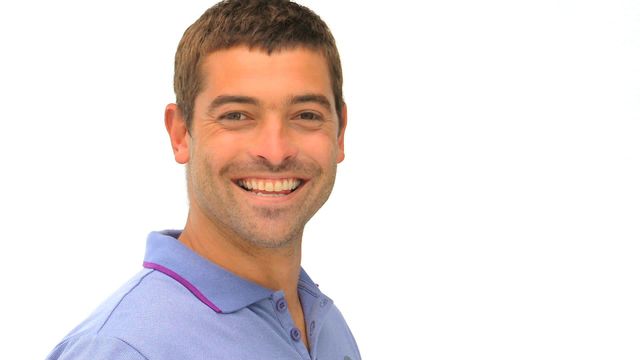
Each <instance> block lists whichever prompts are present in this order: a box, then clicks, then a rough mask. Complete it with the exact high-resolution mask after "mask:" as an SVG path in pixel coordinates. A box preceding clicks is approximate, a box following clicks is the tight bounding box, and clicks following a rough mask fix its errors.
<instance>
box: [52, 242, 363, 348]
mask: <svg viewBox="0 0 640 360" xmlns="http://www.w3.org/2000/svg"><path fill="white" fill-rule="evenodd" d="M179 234H180V232H179V231H165V232H153V233H151V234H150V235H149V238H148V239H147V250H146V255H145V260H144V267H145V268H144V269H143V270H142V271H140V272H139V273H138V274H137V275H135V276H134V277H133V278H132V279H131V280H130V281H129V282H127V283H126V284H125V285H124V286H123V287H122V288H120V289H119V290H118V291H117V292H116V293H115V294H113V295H112V296H111V297H110V298H109V299H108V300H107V301H106V302H105V303H103V304H102V305H100V306H99V307H98V309H96V310H95V312H94V313H93V314H92V315H91V316H89V318H88V319H87V320H85V321H84V322H83V323H81V324H80V325H79V326H78V327H76V328H75V329H74V330H73V331H71V333H70V334H69V335H67V336H66V337H65V338H64V339H63V340H62V342H61V343H60V344H58V346H56V347H55V349H54V350H53V351H52V352H51V353H50V354H49V356H48V357H47V360H79V359H94V360H100V359H110V360H134V359H135V360H141V359H146V360H164V359H166V360H169V359H181V360H190V359H203V360H204V359H209V360H214V359H339V360H344V359H351V360H357V359H360V354H359V351H358V348H357V345H356V342H355V339H354V337H353V336H352V334H351V331H350V330H349V327H348V326H347V324H346V322H345V320H344V318H343V317H342V315H341V313H340V312H339V311H338V309H337V308H336V307H335V306H334V304H333V301H332V300H331V299H330V298H328V297H327V296H326V295H324V294H322V292H321V291H320V290H319V289H318V287H317V286H316V285H315V283H314V282H313V281H312V280H311V278H310V277H309V276H308V275H307V273H306V272H305V271H304V270H303V269H301V272H300V280H299V283H298V296H299V298H300V301H301V303H302V308H303V312H304V316H305V322H306V324H305V325H306V329H307V335H308V342H309V349H308V350H307V348H306V347H305V346H304V343H303V342H302V341H301V339H300V330H299V329H297V328H296V327H295V325H294V322H293V319H292V318H291V315H290V313H289V311H288V305H287V304H286V301H285V298H284V293H283V292H282V291H272V290H269V289H266V288H263V287H261V286H259V285H257V284H255V283H252V282H249V281H247V280H244V279H242V278H240V277H238V276H236V275H234V274H232V273H230V272H228V271H226V270H224V269H222V268H220V267H219V266H217V265H215V264H214V263H212V262H210V261H208V260H206V259H204V258H202V257H200V256H199V255H198V254H196V253H194V252H192V251H191V250H190V249H188V248H187V247H186V246H184V245H183V244H182V243H181V242H180V241H178V240H177V237H178V236H179Z"/></svg>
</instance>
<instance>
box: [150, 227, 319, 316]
mask: <svg viewBox="0 0 640 360" xmlns="http://www.w3.org/2000/svg"><path fill="white" fill-rule="evenodd" d="M180 233H181V231H177V230H166V231H162V232H152V233H150V234H149V236H148V238H147V249H146V254H145V257H144V264H143V266H144V267H145V268H149V269H153V270H157V271H160V272H162V273H164V274H165V275H167V276H169V277H171V278H173V279H174V280H176V281H178V282H179V283H180V284H182V285H183V286H184V287H186V288H187V289H188V290H189V291H190V292H191V293H192V294H193V295H194V296H196V297H197V298H198V299H199V300H200V301H202V302H203V303H204V304H206V305H207V306H209V307H210V308H211V309H213V310H214V311H216V312H219V313H232V312H235V311H238V310H240V309H242V308H245V307H247V306H249V305H251V304H253V303H256V302H258V301H260V300H263V299H266V298H268V297H270V296H272V294H273V293H275V291H273V290H269V289H267V288H264V287H262V286H260V285H258V284H255V283H253V282H250V281H248V280H245V279H243V278H241V277H239V276H237V275H235V274H233V273H231V272H229V271H227V270H225V269H223V268H221V267H220V266H218V265H216V264H214V263H213V262H211V261H209V260H207V259H205V258H203V257H201V256H200V255H198V254H196V253H195V252H193V251H192V250H191V249H189V248H188V247H186V246H185V245H184V244H182V243H181V242H180V241H179V240H177V238H178V237H179V236H180ZM298 286H303V287H304V288H305V289H307V290H308V291H311V292H313V293H315V295H316V296H318V295H319V294H320V291H319V289H318V287H317V285H316V284H314V283H313V281H312V280H311V278H310V277H309V275H307V273H306V272H305V271H304V270H303V269H301V270H300V280H299V282H298Z"/></svg>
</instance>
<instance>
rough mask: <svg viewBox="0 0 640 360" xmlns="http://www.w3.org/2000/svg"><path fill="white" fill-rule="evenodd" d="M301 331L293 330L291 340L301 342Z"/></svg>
mask: <svg viewBox="0 0 640 360" xmlns="http://www.w3.org/2000/svg"><path fill="white" fill-rule="evenodd" d="M300 336H301V334H300V330H298V328H293V329H291V338H292V339H293V341H300Z"/></svg>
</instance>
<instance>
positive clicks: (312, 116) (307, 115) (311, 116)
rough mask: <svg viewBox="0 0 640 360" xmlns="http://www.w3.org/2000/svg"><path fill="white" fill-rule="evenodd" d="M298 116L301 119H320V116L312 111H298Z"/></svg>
mask: <svg viewBox="0 0 640 360" xmlns="http://www.w3.org/2000/svg"><path fill="white" fill-rule="evenodd" d="M298 117H299V118H300V119H302V120H322V118H321V117H320V116H319V115H318V114H316V113H312V112H308V111H307V112H303V113H300V115H298Z"/></svg>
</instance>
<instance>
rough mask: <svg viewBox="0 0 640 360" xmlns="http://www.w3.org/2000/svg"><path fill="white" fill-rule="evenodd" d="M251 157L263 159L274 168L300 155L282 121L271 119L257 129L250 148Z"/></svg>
mask: <svg viewBox="0 0 640 360" xmlns="http://www.w3.org/2000/svg"><path fill="white" fill-rule="evenodd" d="M249 152H250V155H251V156H253V157H255V158H262V159H264V160H266V161H267V162H268V163H270V164H271V165H273V166H279V165H282V164H283V163H284V162H286V161H287V160H289V159H292V158H295V157H296V155H298V147H297V145H296V144H295V142H294V139H293V138H292V134H291V132H290V131H289V129H287V126H286V124H285V123H284V121H283V120H282V119H279V118H275V117H274V118H271V119H266V120H265V121H263V122H262V123H261V124H260V125H259V126H258V127H257V128H256V134H255V137H254V139H253V142H252V144H251V146H250V150H249Z"/></svg>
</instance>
